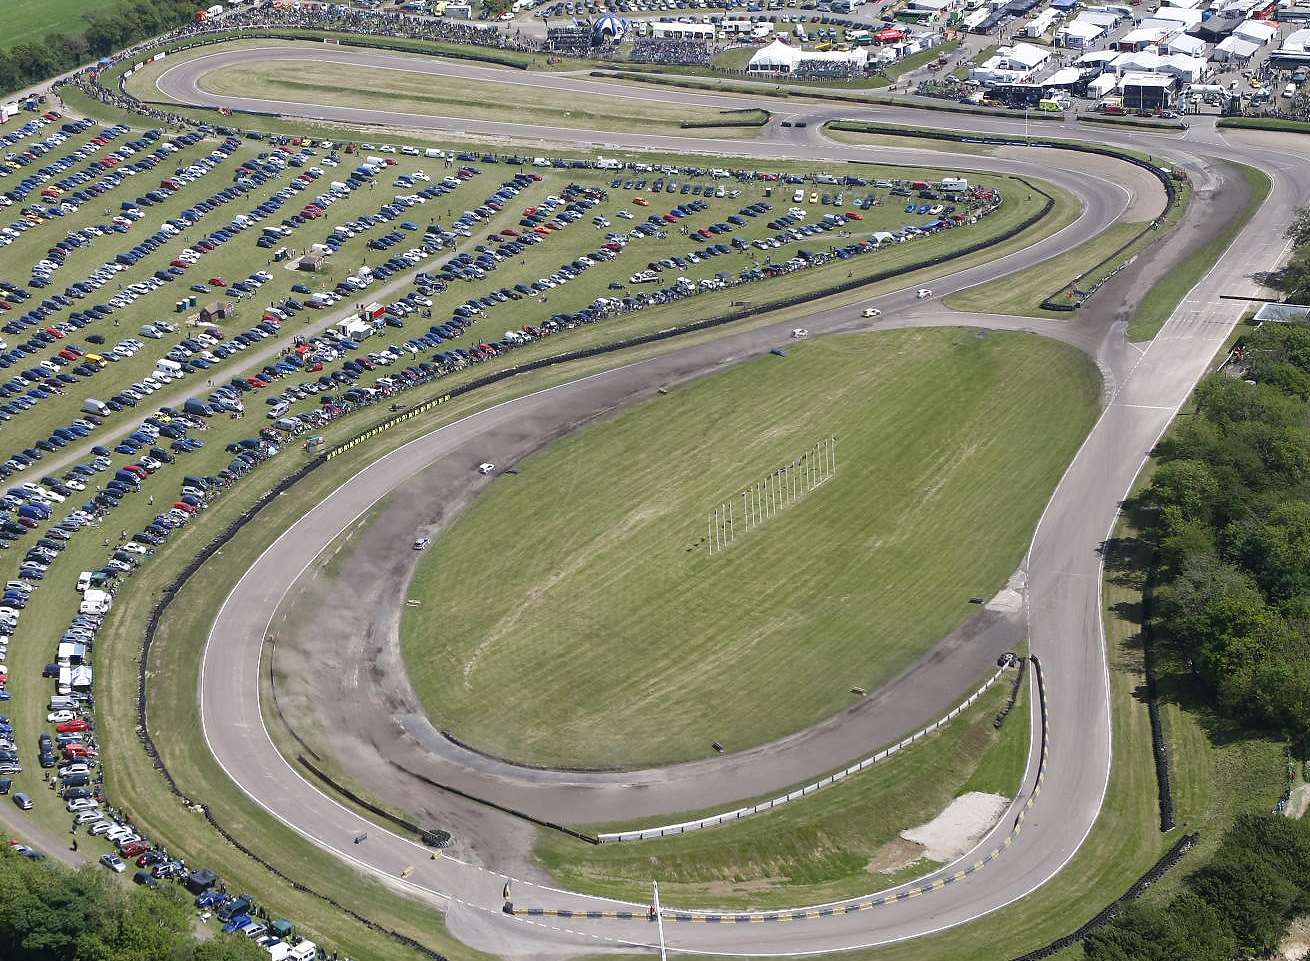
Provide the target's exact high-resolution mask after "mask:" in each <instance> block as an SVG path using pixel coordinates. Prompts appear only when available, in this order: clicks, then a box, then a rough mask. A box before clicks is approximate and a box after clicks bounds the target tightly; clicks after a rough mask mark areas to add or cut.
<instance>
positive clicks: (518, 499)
mask: <svg viewBox="0 0 1310 961" xmlns="http://www.w3.org/2000/svg"><path fill="white" fill-rule="evenodd" d="M1099 390H1100V385H1099V380H1098V378H1097V375H1096V372H1095V369H1094V368H1093V366H1092V365H1091V364H1090V363H1089V362H1088V360H1087V359H1086V358H1085V357H1084V356H1083V355H1081V354H1080V353H1078V352H1077V351H1075V350H1073V349H1072V348H1069V347H1065V346H1063V345H1060V344H1056V343H1052V342H1049V341H1044V340H1038V339H1036V338H1031V337H1026V336H1023V335H1018V334H991V335H986V336H984V335H980V334H979V333H978V332H976V331H966V330H959V329H945V330H932V331H896V332H887V333H883V334H876V335H850V336H844V337H837V338H825V339H823V340H820V341H815V342H813V343H809V344H805V345H803V346H799V347H797V348H795V349H793V350H791V351H789V354H788V356H787V357H785V358H779V357H772V356H769V357H765V358H762V359H758V360H753V361H750V362H747V363H744V364H741V365H740V366H738V367H736V368H734V369H732V370H730V371H728V372H726V373H724V374H721V375H719V376H716V377H713V378H710V379H707V380H703V381H699V382H697V383H695V384H693V385H691V386H689V387H686V388H682V389H676V390H674V391H673V392H672V393H670V394H669V395H668V396H665V397H661V398H658V399H656V400H655V401H652V402H649V403H647V404H645V405H643V406H641V407H639V408H637V409H635V410H633V411H632V412H630V413H628V414H625V415H623V416H622V417H619V418H617V419H615V420H612V421H609V422H606V423H604V424H602V425H599V426H596V427H594V428H590V429H588V430H585V431H582V432H580V433H577V434H575V435H572V436H570V437H568V438H566V439H564V440H563V441H561V442H560V443H558V444H557V445H555V446H554V447H552V448H550V449H549V450H547V451H546V452H544V453H542V454H539V455H537V456H535V457H532V458H529V459H528V460H527V461H525V462H523V463H522V464H521V465H519V467H520V470H521V473H520V474H519V475H518V476H514V477H506V478H504V479H503V480H502V481H501V482H499V483H498V484H496V485H494V486H493V487H492V489H491V490H490V491H489V492H488V493H486V494H484V495H483V496H481V497H480V498H479V499H478V501H477V502H476V503H475V504H474V505H473V507H472V508H471V509H470V511H469V512H468V514H467V515H466V517H464V518H463V519H462V520H460V521H459V522H458V523H456V524H455V525H454V526H453V527H452V528H451V529H450V530H449V531H447V532H446V533H445V534H444V535H443V536H441V537H440V538H439V539H438V540H437V542H436V543H435V544H434V545H433V549H432V551H431V553H430V555H429V557H428V558H427V559H426V560H425V562H424V563H423V565H422V566H421V567H420V569H419V572H418V573H417V574H416V577H415V581H414V583H413V585H412V588H411V596H413V597H416V598H422V599H423V601H424V603H423V604H422V605H421V606H420V607H417V608H408V609H407V610H406V612H405V617H404V621H403V624H402V644H403V649H404V654H405V658H406V662H407V665H408V669H409V672H410V676H411V680H412V681H413V683H414V686H415V688H416V690H417V692H418V694H419V697H420V698H421V700H422V701H423V703H424V705H425V707H426V708H427V710H428V711H429V713H430V715H431V716H432V718H433V721H434V723H436V724H437V725H438V726H440V727H442V728H443V729H446V730H449V731H451V732H452V733H453V734H455V735H456V736H457V737H459V738H460V739H461V740H462V741H464V742H466V743H468V744H470V745H472V746H474V747H476V748H478V749H481V750H485V751H487V752H490V753H492V754H496V755H501V756H506V757H511V758H514V759H517V760H523V761H528V762H531V763H536V764H547V765H564V766H575V767H626V766H634V765H647V764H657V763H667V762H673V761H680V760H685V759H688V758H693V757H700V756H705V755H707V754H709V753H710V751H711V746H710V745H711V742H712V741H714V740H719V741H721V742H722V743H723V744H725V745H726V746H727V747H728V749H729V750H734V751H735V750H741V749H744V748H747V747H749V746H752V745H756V744H760V743H764V742H767V741H769V740H772V739H774V738H777V737H782V736H784V735H786V734H789V733H792V732H793V731H796V730H798V729H800V728H803V727H805V726H806V725H808V724H810V723H813V722H815V721H817V720H819V719H821V718H823V717H827V716H829V715H831V714H833V713H835V712H837V711H839V710H841V709H842V708H844V707H846V706H848V704H849V703H850V700H851V697H852V695H851V694H850V689H851V687H852V686H860V687H864V688H867V689H875V688H877V687H878V686H880V685H881V684H882V683H884V682H886V681H887V680H888V679H890V678H891V677H893V676H894V675H896V674H897V673H899V672H900V671H901V670H903V669H904V668H905V667H907V666H908V665H909V664H910V663H911V662H912V661H913V660H914V659H915V658H916V657H918V656H919V655H920V654H922V653H923V651H925V650H927V649H928V648H929V647H931V645H932V644H934V643H936V642H937V641H938V640H940V639H941V638H942V637H943V636H945V635H946V634H947V633H949V632H950V631H951V630H952V629H953V628H954V627H955V626H956V625H957V624H959V623H960V622H961V621H962V620H963V619H964V618H965V617H966V616H967V615H968V613H969V612H970V611H971V610H972V609H973V608H971V607H970V605H969V598H970V597H973V596H978V595H983V596H987V595H990V594H991V593H993V592H994V591H995V590H997V589H998V588H999V587H1000V586H1001V584H1002V583H1003V582H1004V580H1005V579H1006V577H1008V576H1009V574H1010V573H1011V571H1012V570H1013V569H1014V567H1015V565H1016V564H1017V563H1018V560H1019V558H1020V557H1021V556H1022V553H1023V550H1024V548H1025V547H1026V545H1027V543H1028V539H1029V537H1030V536H1031V532H1032V528H1033V525H1034V524H1035V522H1036V519H1037V516H1038V513H1039V512H1040V511H1041V508H1042V506H1043V505H1044V504H1045V502H1046V499H1047V497H1048V496H1049V493H1050V490H1051V488H1052V487H1053V486H1054V484H1055V482H1056V480H1057V479H1058V477H1059V475H1060V473H1061V471H1063V469H1064V467H1065V465H1066V463H1067V462H1068V460H1069V457H1070V456H1071V455H1072V453H1073V450H1074V449H1075V447H1076V446H1077V444H1078V443H1079V441H1080V440H1081V439H1082V437H1083V436H1084V434H1085V433H1086V431H1087V429H1088V428H1089V427H1090V425H1091V421H1092V419H1093V417H1094V416H1095V410H1096V405H1097V399H1098V396H1099ZM1038 398H1040V401H1041V402H1040V403H1033V401H1034V399H1038ZM828 435H836V436H837V438H838V454H837V463H838V467H837V471H836V474H835V476H834V477H833V479H832V480H830V481H828V482H827V483H826V484H824V485H822V486H820V487H819V488H818V489H817V490H815V491H814V492H813V493H811V494H809V495H807V496H806V497H805V498H804V499H802V500H801V501H800V502H799V503H798V504H796V505H795V506H793V507H790V508H789V509H787V510H785V511H783V512H782V513H780V514H776V515H774V516H773V517H772V518H770V519H769V520H768V521H767V522H766V523H765V524H764V525H763V526H762V527H759V528H757V529H755V530H752V531H751V532H750V533H748V534H739V535H738V537H737V541H736V543H735V544H734V545H733V546H732V547H731V548H730V549H728V550H727V551H725V552H723V553H721V554H715V555H714V556H710V555H708V553H707V548H706V546H705V545H704V544H703V543H702V539H703V538H705V537H706V532H707V513H708V512H710V511H712V510H713V509H714V507H715V506H716V505H718V504H720V503H722V502H723V501H725V500H728V499H735V501H736V503H737V507H738V508H740V506H741V491H742V489H744V487H745V486H746V485H748V484H750V483H752V482H753V481H755V480H757V479H761V478H763V477H764V476H765V475H766V474H768V473H769V472H770V471H772V470H773V469H774V468H776V467H778V466H779V465H781V464H784V463H788V462H790V461H791V460H792V459H793V458H796V457H798V456H799V455H800V454H801V453H802V452H803V451H805V450H806V449H807V448H809V447H810V446H811V445H812V444H813V443H814V442H816V441H818V440H819V439H820V438H821V437H826V436H828ZM529 516H530V517H532V518H533V520H532V523H530V524H528V523H524V518H525V517H529ZM508 690H513V691H514V711H513V717H514V723H512V724H507V723H505V722H506V718H505V714H504V711H503V710H502V709H501V707H500V705H501V703H502V701H503V692H505V691H508ZM764 704H768V705H770V707H769V709H768V710H767V711H761V710H760V706H761V705H764Z"/></svg>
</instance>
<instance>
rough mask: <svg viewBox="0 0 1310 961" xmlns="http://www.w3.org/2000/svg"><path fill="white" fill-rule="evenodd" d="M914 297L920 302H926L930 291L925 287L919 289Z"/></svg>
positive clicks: (930, 294) (930, 293)
mask: <svg viewBox="0 0 1310 961" xmlns="http://www.w3.org/2000/svg"><path fill="white" fill-rule="evenodd" d="M914 296H916V297H918V298H919V299H920V300H927V299H928V298H929V297H931V296H932V291H931V290H929V289H928V288H927V287H920V288H919V292H918V293H917V294H915V295H914Z"/></svg>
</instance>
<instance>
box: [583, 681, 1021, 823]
mask: <svg viewBox="0 0 1310 961" xmlns="http://www.w3.org/2000/svg"><path fill="white" fill-rule="evenodd" d="M1010 666H1011V665H1010V663H1007V664H1005V665H1004V666H1002V667H1000V668H998V669H997V671H996V673H995V674H993V675H992V676H991V677H989V678H988V679H987V680H986V681H984V682H983V685H982V687H980V688H978V690H976V691H974V692H973V693H972V694H970V695H969V696H968V697H967V698H965V700H964V701H963V702H961V703H960V704H958V705H956V706H955V708H954V709H953V710H951V711H950V712H949V713H948V714H945V715H943V716H942V717H940V718H938V719H937V720H936V721H933V722H932V723H931V724H929V725H928V726H927V727H925V728H923V729H922V730H919V731H916V732H915V733H914V734H911V735H910V736H909V737H907V738H905V739H904V740H903V741H901V742H899V743H897V744H893V745H891V746H890V747H887V748H884V749H883V750H881V751H879V752H878V753H877V754H871V755H869V756H868V757H866V758H864V759H863V760H860V761H857V762H855V763H854V764H852V765H851V766H850V767H848V768H846V769H844V770H841V771H837V772H836V773H835V774H830V775H828V776H827V777H824V778H820V779H819V780H818V781H815V782H813V783H811V784H807V785H805V786H804V787H801V788H797V789H796V790H794V791H791V792H790V793H788V794H783V795H781V796H779V797H776V798H772V799H771V800H768V801H761V802H760V803H759V804H755V805H752V806H750V807H743V808H737V809H735V810H732V811H723V812H721V813H719V814H711V815H708V816H707V817H703V818H697V819H696V820H694V821H683V822H681V823H679V824H665V825H663V826H661V827H653V828H642V829H641V830H637V831H620V832H617V833H613V834H600V835H597V838H598V839H599V840H600V843H601V844H614V843H617V842H620V841H647V840H650V839H652V838H663V837H669V836H670V835H675V834H687V833H688V832H691V831H700V830H703V829H704V828H712V827H718V826H719V825H721V824H727V823H729V822H731V821H740V820H741V819H742V818H748V817H751V816H752V815H755V814H763V813H764V812H766V811H772V810H773V809H774V808H778V807H781V806H782V805H784V804H787V803H789V802H791V801H795V800H797V799H799V798H802V797H807V796H809V795H811V794H813V793H814V792H815V791H819V790H822V789H823V788H825V787H829V786H831V785H833V784H836V783H838V782H839V781H843V780H845V779H846V778H848V777H850V776H851V775H853V774H859V773H860V772H861V771H863V770H865V769H867V768H870V767H872V766H873V765H875V764H878V763H880V762H882V761H885V760H887V758H889V757H891V756H892V755H894V754H897V753H898V752H900V751H902V750H904V749H905V748H907V747H909V746H910V745H912V744H914V743H915V742H916V741H918V740H920V739H921V738H924V737H927V736H928V735H929V734H932V733H933V732H934V731H936V730H939V729H940V728H942V727H943V726H945V725H946V724H947V723H949V722H950V721H953V720H955V718H957V717H959V716H960V715H961V714H963V713H964V712H965V711H966V710H968V709H969V708H970V707H972V706H973V704H974V702H975V701H977V700H978V698H980V697H982V696H983V695H984V694H986V693H987V691H988V689H990V688H991V686H992V685H993V684H995V683H996V682H997V681H998V680H1000V677H1001V675H1002V674H1004V673H1005V671H1006V669H1007V668H1008V667H1010Z"/></svg>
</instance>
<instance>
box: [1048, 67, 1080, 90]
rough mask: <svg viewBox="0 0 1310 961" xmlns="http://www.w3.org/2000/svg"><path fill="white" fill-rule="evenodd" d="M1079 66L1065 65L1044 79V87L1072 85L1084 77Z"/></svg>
mask: <svg viewBox="0 0 1310 961" xmlns="http://www.w3.org/2000/svg"><path fill="white" fill-rule="evenodd" d="M1082 75H1083V74H1082V71H1081V70H1079V69H1078V68H1077V67H1064V68H1062V69H1060V70H1057V71H1055V73H1053V74H1051V75H1050V76H1049V77H1047V78H1046V79H1045V80H1043V81H1042V86H1043V87H1072V86H1073V85H1074V84H1076V83H1077V82H1078V81H1079V80H1080V79H1081V78H1082Z"/></svg>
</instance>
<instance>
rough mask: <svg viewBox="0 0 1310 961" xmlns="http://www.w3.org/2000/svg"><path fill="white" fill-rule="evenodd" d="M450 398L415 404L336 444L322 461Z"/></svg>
mask: <svg viewBox="0 0 1310 961" xmlns="http://www.w3.org/2000/svg"><path fill="white" fill-rule="evenodd" d="M450 398H451V395H450V394H442V395H441V396H440V397H436V398H433V399H432V400H428V401H424V402H423V403H421V404H416V405H414V406H413V407H411V408H410V409H409V410H406V411H404V412H403V413H400V414H397V415H396V416H395V417H388V418H387V419H386V420H384V421H383V422H382V423H380V424H377V425H375V426H373V427H370V428H369V429H368V430H366V431H362V432H360V433H358V434H356V435H355V436H354V437H352V438H350V440H347V441H342V442H341V443H340V444H337V445H336V446H334V447H333V448H331V449H330V450H329V451H327V453H325V454H324V455H323V459H324V460H332V458H334V457H337V456H339V455H341V454H344V453H345V452H346V451H348V450H350V448H352V447H355V446H356V445H358V444H362V443H363V442H364V441H366V440H368V439H369V438H370V437H376V436H377V435H378V434H381V433H382V432H383V431H386V430H391V428H393V427H395V426H396V425H397V424H403V423H404V422H405V421H407V420H409V419H410V418H413V417H417V416H418V415H419V414H425V413H427V412H428V411H430V410H431V409H432V408H434V407H440V406H441V405H442V404H444V403H446V401H448V400H450Z"/></svg>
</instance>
